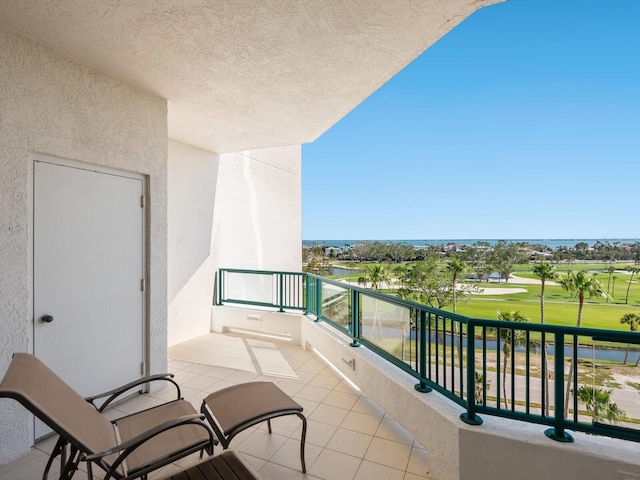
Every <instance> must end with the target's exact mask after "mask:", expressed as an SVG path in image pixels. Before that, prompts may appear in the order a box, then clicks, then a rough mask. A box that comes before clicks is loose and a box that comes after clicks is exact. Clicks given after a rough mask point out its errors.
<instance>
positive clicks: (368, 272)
mask: <svg viewBox="0 0 640 480" xmlns="http://www.w3.org/2000/svg"><path fill="white" fill-rule="evenodd" d="M390 283H391V276H390V275H389V270H388V269H387V266H386V265H380V264H375V265H367V267H366V268H365V273H364V275H363V276H362V277H360V278H358V284H360V285H364V286H365V287H366V286H367V284H371V287H370V288H372V289H373V290H375V291H378V290H380V287H381V286H382V284H386V285H389V284H390ZM373 305H374V307H373V328H374V332H376V333H377V338H378V339H382V324H381V323H380V319H379V318H378V299H374V301H373Z"/></svg>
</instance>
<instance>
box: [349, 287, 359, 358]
mask: <svg viewBox="0 0 640 480" xmlns="http://www.w3.org/2000/svg"><path fill="white" fill-rule="evenodd" d="M350 321H351V338H352V339H353V341H352V342H351V343H350V344H349V345H350V346H352V347H359V346H360V342H358V338H360V292H358V291H357V290H351V319H350Z"/></svg>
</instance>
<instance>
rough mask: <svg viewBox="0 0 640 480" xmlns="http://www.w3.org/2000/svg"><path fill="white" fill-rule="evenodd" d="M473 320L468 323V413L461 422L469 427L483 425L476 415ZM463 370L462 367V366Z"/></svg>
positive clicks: (474, 332) (474, 333)
mask: <svg viewBox="0 0 640 480" xmlns="http://www.w3.org/2000/svg"><path fill="white" fill-rule="evenodd" d="M475 330H476V329H475V324H474V323H473V321H472V320H469V321H468V322H467V411H466V412H465V413H462V414H460V420H462V421H463V422H464V423H466V424H469V425H482V418H480V417H479V416H478V415H477V414H476V395H475V393H476V331H475ZM460 368H462V365H461V366H460Z"/></svg>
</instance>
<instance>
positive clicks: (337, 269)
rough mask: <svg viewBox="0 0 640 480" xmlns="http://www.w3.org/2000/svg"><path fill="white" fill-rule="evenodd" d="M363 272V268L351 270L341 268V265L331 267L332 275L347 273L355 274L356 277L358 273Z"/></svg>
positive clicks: (348, 274)
mask: <svg viewBox="0 0 640 480" xmlns="http://www.w3.org/2000/svg"><path fill="white" fill-rule="evenodd" d="M362 272H363V270H349V269H348V268H340V267H333V268H332V269H331V275H347V276H351V275H353V276H354V277H355V276H356V275H359V274H361V273H362Z"/></svg>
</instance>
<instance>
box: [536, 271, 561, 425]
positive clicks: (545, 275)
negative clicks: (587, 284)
mask: <svg viewBox="0 0 640 480" xmlns="http://www.w3.org/2000/svg"><path fill="white" fill-rule="evenodd" d="M533 274H534V275H535V276H536V277H538V278H539V279H540V324H541V325H544V286H545V282H546V281H547V280H557V279H558V278H559V276H558V273H557V272H556V270H555V267H554V266H553V265H551V264H550V263H546V262H542V263H539V264H538V265H536V266H534V267H533ZM542 364H543V365H544V371H545V372H548V371H549V369H548V360H547V342H545V343H544V345H543V346H542ZM544 381H545V387H546V388H545V391H544V392H545V399H544V403H545V415H547V416H548V415H549V375H548V374H547V375H545V376H544Z"/></svg>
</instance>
